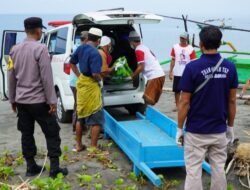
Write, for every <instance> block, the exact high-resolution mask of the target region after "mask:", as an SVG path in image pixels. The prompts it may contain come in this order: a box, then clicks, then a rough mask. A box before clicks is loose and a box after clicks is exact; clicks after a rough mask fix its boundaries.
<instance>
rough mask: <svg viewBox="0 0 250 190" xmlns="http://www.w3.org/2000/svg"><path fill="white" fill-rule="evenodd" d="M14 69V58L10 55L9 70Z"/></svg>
mask: <svg viewBox="0 0 250 190" xmlns="http://www.w3.org/2000/svg"><path fill="white" fill-rule="evenodd" d="M12 69H14V63H13V60H12V58H11V57H10V56H9V59H8V63H7V70H8V71H10V70H12Z"/></svg>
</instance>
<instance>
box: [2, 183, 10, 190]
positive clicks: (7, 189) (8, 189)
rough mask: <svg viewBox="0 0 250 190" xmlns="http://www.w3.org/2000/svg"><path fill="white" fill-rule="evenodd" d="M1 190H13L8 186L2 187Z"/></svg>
mask: <svg viewBox="0 0 250 190" xmlns="http://www.w3.org/2000/svg"><path fill="white" fill-rule="evenodd" d="M0 190H11V187H9V186H8V185H7V184H2V185H0Z"/></svg>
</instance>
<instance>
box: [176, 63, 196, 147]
mask: <svg viewBox="0 0 250 190" xmlns="http://www.w3.org/2000/svg"><path fill="white" fill-rule="evenodd" d="M178 89H179V90H180V91H181V95H180V101H179V105H178V127H177V133H176V144H177V145H181V144H182V143H181V142H180V141H181V137H182V136H183V127H184V126H183V125H184V122H185V120H186V118H187V114H188V111H189V107H190V102H191V96H192V93H193V92H194V89H195V87H194V81H193V76H192V68H191V67H189V65H187V66H186V68H185V70H184V73H183V75H182V77H181V80H180V83H179V86H178Z"/></svg>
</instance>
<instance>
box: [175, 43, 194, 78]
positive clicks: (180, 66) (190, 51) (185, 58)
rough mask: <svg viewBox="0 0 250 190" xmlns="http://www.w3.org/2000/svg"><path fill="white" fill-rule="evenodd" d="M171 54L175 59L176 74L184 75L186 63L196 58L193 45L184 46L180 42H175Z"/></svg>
mask: <svg viewBox="0 0 250 190" xmlns="http://www.w3.org/2000/svg"><path fill="white" fill-rule="evenodd" d="M171 56H172V58H174V59H175V65H174V69H173V74H174V76H182V74H183V71H184V69H185V67H186V65H187V64H188V63H189V62H190V61H191V60H193V59H196V54H195V51H194V48H193V47H192V46H191V45H187V46H185V47H183V46H181V45H180V44H175V45H174V47H173V48H172V51H171Z"/></svg>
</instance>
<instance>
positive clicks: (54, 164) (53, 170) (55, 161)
mask: <svg viewBox="0 0 250 190" xmlns="http://www.w3.org/2000/svg"><path fill="white" fill-rule="evenodd" d="M59 173H62V174H63V175H64V176H65V175H67V174H68V169H67V168H60V167H59V158H58V157H53V158H50V172H49V176H50V177H52V178H56V177H57V174H59Z"/></svg>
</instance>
